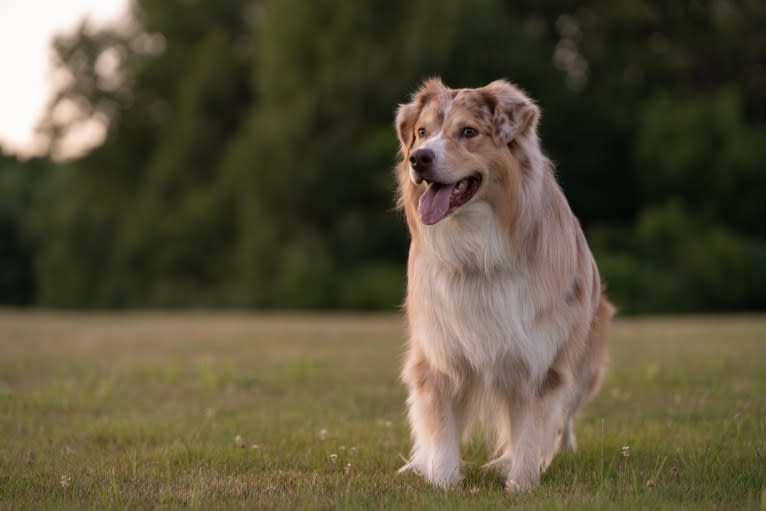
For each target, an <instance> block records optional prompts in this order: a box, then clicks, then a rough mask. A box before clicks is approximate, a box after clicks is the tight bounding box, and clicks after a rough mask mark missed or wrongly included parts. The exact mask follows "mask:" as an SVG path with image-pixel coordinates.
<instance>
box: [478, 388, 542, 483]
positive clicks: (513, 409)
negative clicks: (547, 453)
mask: <svg viewBox="0 0 766 511" xmlns="http://www.w3.org/2000/svg"><path fill="white" fill-rule="evenodd" d="M502 401H504V403H505V406H501V407H500V409H499V410H498V415H499V416H498V418H497V427H498V432H497V433H498V439H499V445H498V450H499V452H500V457H498V458H497V459H495V460H493V461H491V462H490V463H489V464H488V466H496V467H498V468H499V469H500V471H501V472H502V474H503V477H504V478H505V486H506V488H507V489H508V491H510V492H513V493H515V492H518V491H521V490H524V489H526V488H529V487H531V486H536V485H538V484H540V472H541V458H542V454H543V451H544V449H543V447H544V444H545V431H546V427H545V424H544V417H540V416H539V415H540V412H541V411H542V410H541V409H540V407H539V406H538V404H537V403H535V402H534V401H533V400H531V399H524V398H522V397H520V396H514V397H512V398H511V397H509V396H506V397H505V399H503V400H502Z"/></svg>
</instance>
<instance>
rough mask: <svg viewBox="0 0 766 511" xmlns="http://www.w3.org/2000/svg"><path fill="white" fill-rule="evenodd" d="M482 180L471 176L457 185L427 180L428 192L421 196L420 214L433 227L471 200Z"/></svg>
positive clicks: (422, 219)
mask: <svg viewBox="0 0 766 511" xmlns="http://www.w3.org/2000/svg"><path fill="white" fill-rule="evenodd" d="M479 185H481V178H480V177H479V176H469V177H466V178H463V179H461V180H460V181H458V182H457V183H437V182H436V181H427V180H426V187H427V188H426V191H425V192H423V195H421V196H420V201H419V202H418V214H419V215H420V220H421V221H422V222H423V223H424V224H426V225H433V224H435V223H437V222H438V221H439V220H441V219H442V218H444V217H445V216H447V215H449V214H450V213H452V212H453V211H455V210H456V209H458V208H459V207H460V206H462V205H464V204H465V203H466V202H468V201H469V200H471V198H472V197H473V196H474V195H475V194H476V192H477V191H478V190H479Z"/></svg>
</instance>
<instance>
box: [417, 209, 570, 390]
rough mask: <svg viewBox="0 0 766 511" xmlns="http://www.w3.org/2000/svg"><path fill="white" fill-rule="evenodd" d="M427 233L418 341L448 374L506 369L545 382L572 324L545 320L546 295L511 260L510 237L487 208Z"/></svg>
mask: <svg viewBox="0 0 766 511" xmlns="http://www.w3.org/2000/svg"><path fill="white" fill-rule="evenodd" d="M463 213H464V214H461V215H460V216H459V217H455V218H447V219H445V220H444V221H442V222H440V223H438V224H436V225H435V226H432V227H431V228H428V229H426V232H425V233H424V236H423V241H424V243H423V246H422V247H418V248H419V250H418V256H417V257H416V258H415V259H414V260H413V261H412V266H411V268H410V275H409V290H408V293H409V298H408V312H409V316H410V327H411V333H412V335H413V338H414V339H415V340H416V342H418V343H419V344H420V346H421V348H422V349H423V350H424V351H425V352H426V354H427V357H428V359H429V361H430V362H431V363H433V364H435V365H436V366H437V368H438V369H439V370H441V371H443V372H445V373H447V374H455V373H459V372H461V371H464V370H465V367H466V365H468V366H469V367H470V368H471V369H472V370H473V371H475V372H476V373H478V374H497V373H498V371H495V370H489V369H495V368H499V367H498V366H505V367H507V368H508V369H509V370H512V369H524V370H523V371H520V374H524V375H525V376H526V378H527V379H529V380H532V381H535V380H539V379H540V378H542V376H543V375H544V374H545V371H547V369H548V367H549V366H550V364H551V363H552V362H553V359H554V357H555V355H556V352H557V349H558V346H559V344H560V343H561V341H562V337H563V333H564V331H565V330H566V328H567V325H560V324H557V323H555V322H550V321H546V320H545V319H541V315H540V309H541V308H542V307H544V306H545V300H544V297H543V296H542V292H543V290H541V289H538V288H537V287H536V286H535V282H534V281H532V279H530V274H529V273H528V272H525V271H524V270H525V268H523V267H520V265H519V264H518V263H514V262H512V261H510V260H509V254H510V250H509V246H508V241H507V240H508V238H507V236H506V235H505V234H504V233H503V232H502V229H501V226H500V225H499V224H498V222H497V221H496V219H495V216H494V214H493V213H492V211H491V210H490V208H489V206H487V205H486V204H482V203H479V204H475V205H472V206H471V208H470V210H468V211H465V212H463Z"/></svg>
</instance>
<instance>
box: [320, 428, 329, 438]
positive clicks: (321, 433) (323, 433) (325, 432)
mask: <svg viewBox="0 0 766 511" xmlns="http://www.w3.org/2000/svg"><path fill="white" fill-rule="evenodd" d="M327 435H329V433H328V432H327V430H326V429H320V430H319V433H318V436H319V439H320V440H325V439H326V438H327Z"/></svg>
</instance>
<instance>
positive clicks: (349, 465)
mask: <svg viewBox="0 0 766 511" xmlns="http://www.w3.org/2000/svg"><path fill="white" fill-rule="evenodd" d="M344 470H345V472H346V474H350V473H351V463H346V468H345V469H344Z"/></svg>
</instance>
